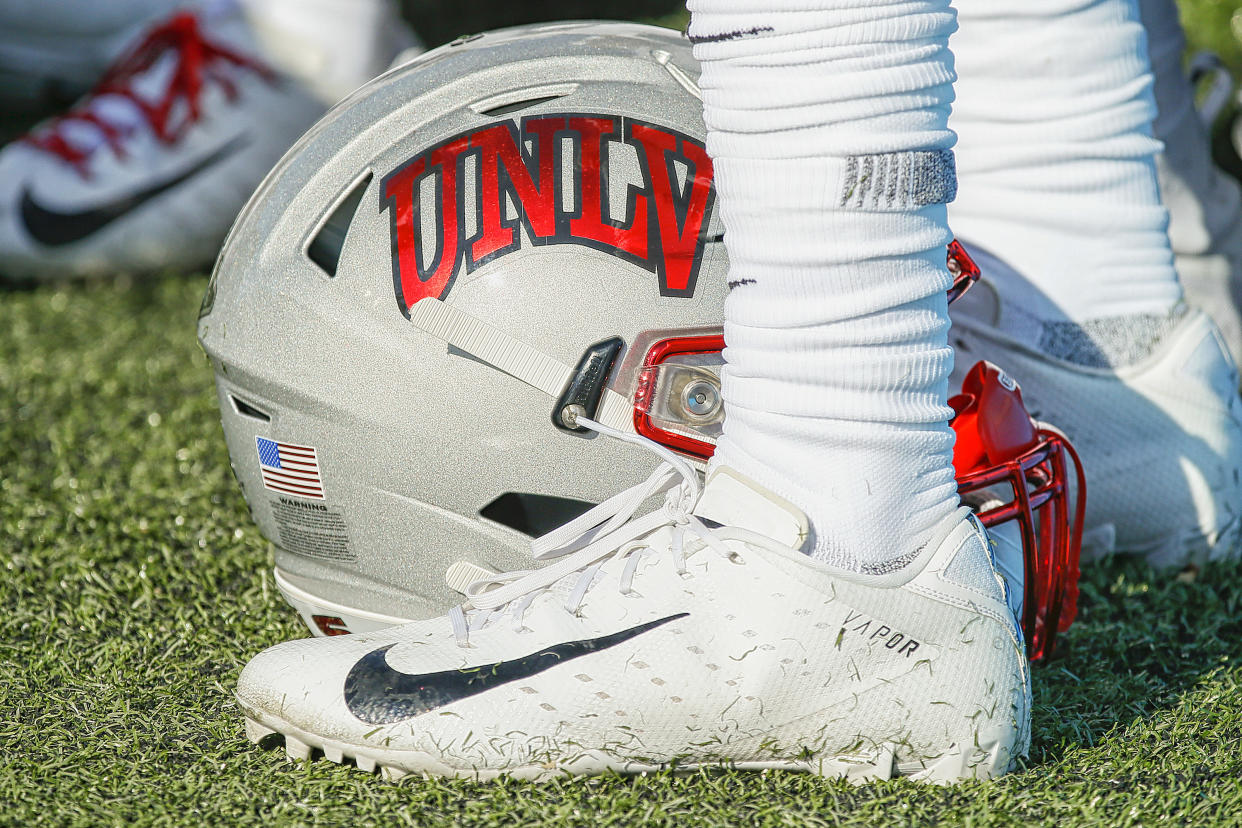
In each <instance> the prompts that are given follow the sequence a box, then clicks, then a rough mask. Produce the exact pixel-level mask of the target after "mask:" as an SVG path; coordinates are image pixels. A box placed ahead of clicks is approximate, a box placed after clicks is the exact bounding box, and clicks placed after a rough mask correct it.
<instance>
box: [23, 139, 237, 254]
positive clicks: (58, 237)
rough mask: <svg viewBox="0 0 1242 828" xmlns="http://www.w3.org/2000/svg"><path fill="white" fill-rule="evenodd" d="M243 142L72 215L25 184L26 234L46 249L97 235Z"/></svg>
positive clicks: (233, 142) (231, 151) (222, 148)
mask: <svg viewBox="0 0 1242 828" xmlns="http://www.w3.org/2000/svg"><path fill="white" fill-rule="evenodd" d="M245 143H246V136H244V135H242V136H238V137H237V138H234V139H233V140H231V141H229V142H228V143H227V144H225V145H224V146H222V147H220V148H219V149H217V150H216V151H215V152H213V153H211V154H210V155H208V156H206V157H204V158H201V159H199V160H198V161H197V162H195V163H194V164H192V165H190V166H189V167H187V168H186V169H184V170H182V171H181V172H179V173H177V174H176V175H174V176H172V177H170V178H165V179H164V180H163V181H159V182H157V183H155V184H152V185H151V186H149V187H145V188H143V189H141V190H139V191H137V192H135V193H130V194H129V195H127V196H122V197H121V198H118V199H115V200H113V201H109V202H106V203H104V204H100V205H98V206H96V207H92V208H91V209H89V210H81V211H78V212H73V213H62V212H60V211H59V210H49V209H48V208H46V207H44V206H43V205H41V204H39V203H38V202H37V201H35V200H34V198H33V197H32V196H31V195H30V187H29V185H27V186H26V188H25V189H24V190H23V191H22V221H23V222H25V224H26V231H27V232H28V233H30V237H31V238H33V239H34V240H35V241H37V242H39V243H41V244H45V245H47V246H48V247H60V246H61V245H66V244H72V243H73V242H76V241H81V240H82V239H84V238H86V237H87V236H89V235H91V234H92V233H97V232H98V231H100V230H102V229H103V228H104V227H106V226H108V225H109V224H111V223H112V222H114V221H116V220H117V219H119V218H121V217H122V216H124V215H126V214H127V213H130V212H132V211H133V210H136V209H137V208H138V207H140V206H142V205H143V204H145V203H146V202H147V201H150V200H151V199H152V198H155V197H156V196H157V195H159V194H161V193H163V192H165V191H167V190H169V189H171V188H173V187H176V186H177V185H178V184H180V183H182V182H183V181H185V180H186V179H188V178H191V177H193V176H195V175H197V174H198V173H200V172H202V171H203V170H205V169H207V168H208V167H210V166H212V165H214V164H217V163H219V162H220V161H222V160H224V159H225V158H226V157H228V156H229V155H231V154H232V153H233V152H235V151H236V150H238V149H240V148H241V147H242V145H243V144H245Z"/></svg>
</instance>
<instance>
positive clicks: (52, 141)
mask: <svg viewBox="0 0 1242 828" xmlns="http://www.w3.org/2000/svg"><path fill="white" fill-rule="evenodd" d="M167 52H174V53H175V54H176V55H177V64H176V68H175V69H174V71H173V74H172V79H171V80H170V81H169V84H168V88H167V89H166V90H165V91H164V95H163V97H161V98H160V100H159V101H157V102H155V103H149V102H147V101H145V100H143V99H142V98H141V97H139V95H138V94H137V93H136V92H135V91H134V89H133V87H132V82H133V80H134V79H135V77H137V76H138V75H140V74H142V73H143V72H146V71H147V70H148V69H150V68H151V67H152V66H153V65H154V64H155V63H156V61H158V60H159V59H160V58H161V57H163V56H164V54H165V53H167ZM228 66H235V67H241V68H245V69H249V70H252V71H254V72H257V73H259V74H260V75H261V76H263V77H264V78H265V79H267V80H268V81H274V80H275V77H276V76H275V73H274V72H272V70H271V69H269V68H268V67H267V66H265V65H264V64H262V63H260V62H259V61H257V60H255V59H254V58H251V57H247V56H246V55H243V54H240V53H238V52H235V51H233V50H232V49H229V48H228V47H225V46H221V45H220V44H218V43H213V42H212V41H210V40H208V39H207V38H206V37H204V36H203V33H202V31H201V30H200V29H199V25H198V19H197V18H196V17H195V16H194V15H193V14H190V13H188V12H182V13H179V14H177V15H175V16H174V17H172V18H171V19H169V20H168V22H166V23H163V24H161V25H159V26H157V27H156V28H154V29H152V30H151V31H150V32H148V33H147V35H146V37H144V38H143V39H142V42H141V43H139V44H138V45H137V46H135V47H134V48H133V49H132V50H131V51H130V52H129V53H128V54H126V55H125V56H124V57H122V58H120V59H119V60H118V61H117V62H116V63H114V64H113V65H112V66H111V67H110V68H109V69H108V71H107V72H106V73H105V74H104V76H103V77H102V78H101V79H100V80H99V83H97V84H96V85H95V88H94V89H92V90H91V92H90V94H89V95H88V96H87V97H86V98H84V99H83V100H82V102H81V103H79V104H78V105H77V106H75V107H74V108H73V109H70V110H69V111H68V112H66V113H64V114H63V115H58V116H57V117H55V118H53V119H52V120H51V121H49V122H48V123H47V124H45V125H43V126H41V127H39V128H38V129H37V130H36V131H35V132H32V133H30V134H28V135H26V136H24V137H23V139H22V140H24V141H25V142H27V143H29V144H32V145H34V146H36V147H38V148H39V149H41V150H44V151H46V152H50V153H53V154H54V155H57V156H59V157H61V158H63V159H64V160H65V161H67V162H69V163H70V164H72V165H74V167H76V168H77V170H78V172H79V173H81V174H82V176H83V177H87V176H88V175H89V170H88V168H87V166H86V163H85V162H86V161H87V159H88V158H89V156H90V153H91V151H92V150H93V149H94V147H92V148H91V149H85V150H84V149H79V148H77V147H75V146H74V145H73V144H71V143H69V141H67V140H66V139H65V136H64V135H63V133H62V128H63V127H64V126H65V124H67V123H70V122H72V121H82V122H85V123H88V124H91V125H93V126H94V127H95V128H96V129H98V130H99V132H100V134H101V135H102V136H103V138H104V142H103V143H104V144H106V145H107V146H109V147H111V148H112V151H113V152H115V153H116V154H117V156H118V157H120V158H124V157H125V148H124V146H123V145H122V141H123V140H124V138H125V136H126V134H127V131H126V130H125V129H124V128H121V127H118V126H116V125H115V124H110V123H108V121H106V120H104V118H102V117H100V115H99V114H98V113H96V112H95V111H94V110H93V108H92V103H93V102H94V100H95V99H96V98H98V97H100V96H103V95H116V96H120V97H123V98H127V99H129V100H130V101H131V102H132V103H133V104H134V106H135V107H136V108H137V109H138V111H139V112H141V113H142V115H143V117H144V118H145V119H146V121H147V122H148V123H149V124H150V126H151V132H152V133H153V134H154V135H155V137H156V138H157V139H159V140H160V141H162V142H163V143H165V144H172V143H175V142H176V141H177V139H178V138H180V137H181V136H182V135H183V134H184V133H185V130H186V129H187V128H188V127H189V126H190V125H191V124H193V123H194V122H195V121H197V120H198V119H199V115H200V111H199V94H200V93H201V91H202V89H203V83H204V81H206V80H211V81H213V82H215V83H217V84H219V86H220V88H221V89H223V90H224V93H225V95H226V96H227V97H228V99H229V100H236V99H237V94H238V93H237V86H236V84H234V83H233V81H232V80H231V79H230V78H229V77H228V74H227V73H226V72H225V71H223V70H224V68H225V67H228ZM179 99H180V100H184V101H185V105H186V112H185V118H184V119H180V121H179V123H177V124H176V125H175V126H174V125H170V124H169V115H170V113H171V112H172V108H173V105H174V104H175V103H176V102H177V101H178V100H179ZM101 146H102V144H101Z"/></svg>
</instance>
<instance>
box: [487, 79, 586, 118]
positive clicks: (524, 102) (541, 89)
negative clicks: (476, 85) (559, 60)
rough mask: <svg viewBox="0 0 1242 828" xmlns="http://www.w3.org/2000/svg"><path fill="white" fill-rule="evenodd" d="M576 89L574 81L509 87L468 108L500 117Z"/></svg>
mask: <svg viewBox="0 0 1242 828" xmlns="http://www.w3.org/2000/svg"><path fill="white" fill-rule="evenodd" d="M577 89H578V84H576V83H555V84H549V85H547V86H535V87H527V88H525V89H511V90H509V91H508V92H502V93H501V94H499V95H492V96H491V97H489V98H484V99H483V100H481V101H475V102H474V103H472V104H470V108H471V109H473V110H474V111H475V112H477V113H479V114H480V115H486V116H488V117H489V118H500V117H502V116H504V115H509V114H511V113H513V112H519V111H521V110H523V109H529V108H531V107H532V106H538V105H539V104H542V103H547V102H548V101H554V100H556V99H557V98H563V97H565V96H566V95H570V94H572V93H574V92H575V91H577Z"/></svg>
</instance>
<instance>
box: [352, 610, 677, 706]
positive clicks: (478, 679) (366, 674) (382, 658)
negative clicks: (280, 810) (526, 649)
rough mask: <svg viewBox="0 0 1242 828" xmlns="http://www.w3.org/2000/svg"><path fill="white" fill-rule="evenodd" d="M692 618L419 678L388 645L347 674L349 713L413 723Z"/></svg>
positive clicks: (673, 618) (661, 621)
mask: <svg viewBox="0 0 1242 828" xmlns="http://www.w3.org/2000/svg"><path fill="white" fill-rule="evenodd" d="M689 614H690V613H688V612H682V613H678V614H677V615H670V616H668V617H667V618H661V619H659V620H656V621H649V622H647V623H646V624H639V625H638V626H637V627H630V628H629V629H628V630H621V631H620V632H615V633H611V634H609V635H605V636H601V637H599V638H587V639H583V640H581V641H566V642H564V643H562V644H553V645H552V646H551V647H546V648H544V649H542V650H540V651H538V652H536V653H531V654H530V655H527V656H523V657H522V658H518V659H514V660H512V661H501V662H498V663H496V664H481V665H479V666H477V667H465V668H462V669H460V670H445V671H444V672H440V673H424V674H421V675H414V674H410V673H402V672H401V671H400V670H394V669H393V668H392V667H389V666H388V658H387V653H388V651H389V650H390V649H392V648H393V647H394V646H396V645H395V644H389V645H388V646H387V647H380V648H379V649H378V650H372V651H371V652H369V653H367V654H366V655H364V656H363V657H362V658H360V659H359V660H358V662H357V663H356V664H354V666H353V667H352V668H350V671H349V675H348V676H346V677H345V705H346V706H347V707H348V708H349V712H350V713H353V714H354V716H356V717H357V718H358V719H359V720H361V721H364V722H367V723H368V724H391V723H392V722H400V721H404V720H406V719H412V718H414V717H415V716H420V715H422V714H423V713H426V712H428V711H430V710H435V709H436V708H437V707H443V706H445V705H446V704H452V703H453V702H455V701H460V700H462V699H465V698H469V697H470V696H477V695H478V694H479V693H483V692H486V691H488V690H491V689H493V688H496V687H499V686H501V685H502V684H508V683H509V682H511V681H518V680H519V679H524V678H529V677H530V676H534V675H538V674H539V673H542V672H543V671H544V670H550V669H551V668H553V667H555V666H556V665H558V664H562V663H564V662H566V661H569V660H570V659H574V658H578V657H580V656H584V655H588V654H590V653H595V652H599V651H600V650H606V649H608V648H609V647H615V646H616V645H618V644H621V643H622V642H625V641H629V640H630V639H632V638H635V637H637V636H640V635H642V634H643V633H645V632H647V631H649V630H653V629H655V628H656V627H659V626H662V625H664V624H667V623H668V622H670V621H676V620H677V619H678V618H685V617H686V616H688V615H689Z"/></svg>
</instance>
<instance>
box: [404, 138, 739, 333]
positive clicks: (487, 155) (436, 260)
mask: <svg viewBox="0 0 1242 828" xmlns="http://www.w3.org/2000/svg"><path fill="white" fill-rule="evenodd" d="M621 143H624V144H629V145H630V146H631V147H633V148H634V150H635V152H636V153H637V157H638V164H639V168H640V170H641V176H642V179H641V181H634V182H631V183H629V185H628V187H627V191H628V192H627V197H626V206H625V213H624V215H621V216H613V215H611V214H610V210H609V176H608V169H609V167H608V153H609V150H610V148H612V147H613V146H614V145H616V144H621ZM567 144H568V145H569V146H571V147H572V150H570V149H569V146H566V145H567ZM568 151H572V152H573V163H572V164H570V165H568V166H569V168H570V170H571V172H570V173H569V174H568V175H566V174H564V173H562V172H561V171H562V170H564V169H565V168H566V165H565V164H564V163H563V161H564V159H563V157H562V156H563V153H564V152H568ZM468 158H474V159H475V164H474V180H473V181H467V180H466V179H467V175H468V171H467V165H466V160H467V159H468ZM678 165H680V166H681V167H682V168H684V169H685V171H686V172H685V175H684V180H685V183H684V185H683V184H682V183H681V180H680V177H679V176H678V174H677V169H678ZM429 178H430V179H431V180H432V185H431V189H432V191H433V192H434V196H433V197H432V198H431V199H430V202H431V204H430V205H427V204H425V203H424V201H425V200H424V199H422V198H420V191H421V190H422V189H424V188H423V184H424V182H425V181H427V180H428V179H429ZM613 183H614V186H615V184H616V182H613ZM468 184H470V185H472V186H470V187H467V185H468ZM380 191H381V197H382V198H383V205H382V206H383V207H384V208H385V209H387V210H388V211H389V215H390V218H391V223H392V249H393V255H392V266H393V285H394V287H395V289H396V294H397V305H398V307H399V308H400V309H401V312H402V313H404V314H406V315H407V316H408V315H409V309H410V307H411V306H412V305H413V304H414V303H415V302H417V301H418V300H420V299H423V298H426V297H428V296H434V297H437V298H441V297H443V296H444V295H445V294H447V293H448V291H449V289H450V288H451V287H452V284H453V280H454V279H455V278H456V277H457V275H458V274H459V273H460V272H461V270H462V268H463V267H464V268H465V269H466V272H471V271H473V270H474V269H475V268H477V267H479V266H481V265H483V264H485V263H487V262H490V261H493V260H495V259H497V258H499V257H501V256H504V255H506V254H508V253H512V252H513V251H515V250H518V249H519V248H520V247H521V246H522V243H523V241H522V240H523V234H525V237H526V238H527V239H529V241H530V243H531V244H534V245H545V244H577V245H583V246H586V247H591V248H594V249H596V250H602V251H604V252H607V253H610V254H612V255H614V256H619V257H621V258H623V259H625V260H626V261H629V262H632V263H634V264H636V265H638V266H640V267H642V268H644V269H646V270H648V271H650V272H651V273H654V274H655V276H656V280H657V282H658V285H659V290H660V293H661V294H662V295H664V296H692V295H693V294H694V287H695V281H696V279H697V278H698V272H699V266H700V264H701V263H702V259H703V245H704V242H705V233H706V230H707V222H708V217H709V216H710V214H711V208H712V201H713V199H714V198H715V191H714V189H713V186H712V163H711V159H709V158H708V157H707V151H706V150H705V149H704V147H703V144H702V143H701V142H699V141H697V140H695V139H694V138H691V137H690V136H688V135H684V134H682V133H680V132H676V131H674V130H671V129H668V128H666V127H661V126H657V125H655V124H648V123H643V122H641V121H635V120H632V119H628V118H619V117H616V116H612V115H541V116H537V117H531V118H526V119H524V120H523V121H522V123H521V126H520V128H519V126H518V125H517V124H515V123H514V122H512V121H505V122H503V123H499V124H496V125H494V126H490V127H486V128H484V129H479V130H475V131H472V132H469V133H465V134H462V135H456V136H454V137H453V138H450V139H449V140H447V141H444V142H442V143H440V144H438V145H436V146H434V147H432V148H430V149H428V150H427V151H425V152H423V153H421V154H419V155H417V156H415V157H414V158H411V159H410V160H409V161H407V162H406V163H405V164H403V165H402V166H401V167H400V168H399V169H397V170H395V171H394V172H392V173H390V174H389V175H388V176H387V177H386V178H385V179H384V181H383V183H382V185H381V188H380ZM469 193H473V198H468V194H469ZM569 197H572V202H573V204H572V209H569V210H567V209H566V208H565V204H566V201H567V200H569ZM510 199H511V200H512V203H513V205H514V207H515V208H516V211H517V215H516V216H515V217H506V210H505V203H506V201H507V200H510ZM468 201H469V203H467V202H468ZM424 209H434V211H435V216H434V222H432V224H433V225H434V227H435V237H434V238H431V237H430V236H429V235H428V234H424V233H423V220H422V216H421V211H422V210H424ZM467 210H471V211H472V212H473V217H474V222H473V224H474V228H475V230H474V234H473V235H472V236H470V237H469V238H466V237H465V233H466V232H467V227H468V223H467V222H466V215H467V212H466V211H467Z"/></svg>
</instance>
